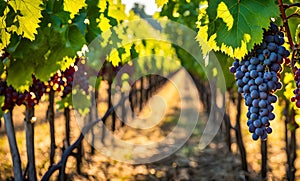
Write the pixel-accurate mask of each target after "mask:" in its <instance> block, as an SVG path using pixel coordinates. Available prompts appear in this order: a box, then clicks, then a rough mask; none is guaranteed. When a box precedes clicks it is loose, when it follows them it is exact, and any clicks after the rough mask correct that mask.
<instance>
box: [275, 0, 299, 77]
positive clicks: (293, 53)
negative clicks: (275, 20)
mask: <svg viewBox="0 0 300 181" xmlns="http://www.w3.org/2000/svg"><path fill="white" fill-rule="evenodd" d="M278 4H279V8H280V13H281V18H282V21H283V26H284V28H285V32H286V34H287V38H288V41H289V44H290V46H291V49H292V60H291V67H292V70H293V72H294V73H295V71H296V68H295V59H294V57H295V53H296V50H297V48H296V47H295V45H294V42H293V39H292V36H291V32H290V28H289V24H288V19H287V17H286V14H285V9H286V8H289V7H291V5H293V6H297V4H299V6H300V3H295V4H291V5H289V6H287V5H283V3H282V0H278Z"/></svg>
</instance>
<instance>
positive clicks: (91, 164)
mask: <svg viewBox="0 0 300 181" xmlns="http://www.w3.org/2000/svg"><path fill="white" fill-rule="evenodd" d="M102 89H106V87H105V86H104V87H103V88H102ZM157 95H159V96H165V97H168V98H167V100H166V101H167V102H166V104H167V105H168V109H166V111H165V117H164V119H162V120H161V121H160V122H158V123H157V124H156V125H155V126H153V127H151V128H149V129H147V130H142V131H139V132H137V130H136V129H135V128H132V127H130V126H125V127H122V128H121V127H120V126H119V124H120V123H118V125H117V128H118V129H117V130H116V131H115V133H114V135H115V136H117V137H119V138H121V139H123V140H125V141H128V142H131V143H135V144H141V143H148V142H153V141H154V142H155V141H158V140H162V139H163V138H164V137H165V136H166V135H167V134H168V133H169V132H171V131H172V129H173V128H174V127H175V126H176V124H177V121H178V114H179V113H178V109H179V104H178V102H180V101H179V96H178V93H177V91H176V88H175V87H174V85H173V84H171V83H168V84H166V85H165V86H164V87H162V88H161V89H160V91H159V92H158V93H157ZM103 97H105V95H103ZM103 100H104V98H102V99H100V103H99V113H100V115H102V114H103V112H104V111H105V110H106V106H105V104H103V102H102V103H101V101H103ZM47 105H48V103H47V101H46V100H44V101H43V102H41V104H39V105H38V106H37V107H36V114H35V116H36V117H37V122H36V125H35V143H36V145H35V151H36V153H35V154H36V166H37V174H38V179H39V180H40V179H41V177H42V176H43V174H44V173H45V172H46V171H47V169H48V167H49V146H50V133H49V125H48V123H47V122H46V120H45V117H46V109H47ZM151 111H152V114H151ZM23 112H24V109H23V107H17V108H16V109H15V110H14V112H13V120H14V123H15V126H16V136H17V142H18V146H19V151H20V155H21V161H22V168H23V170H24V169H25V167H26V163H27V160H26V147H25V132H24V128H23V120H24V114H23ZM153 113H155V110H153V108H152V110H151V109H150V108H149V106H145V108H144V109H143V110H142V111H141V112H140V116H145V115H147V116H149V115H150V117H149V118H151V115H154V114H153ZM231 113H232V115H231V116H232V117H234V116H235V112H234V110H233V111H232V112H231ZM243 121H244V122H245V118H244V120H243ZM64 124H65V123H64V116H63V113H62V111H61V110H57V111H56V114H55V129H56V130H55V136H56V142H57V146H58V148H57V149H56V157H55V161H56V162H58V161H59V160H60V156H61V153H62V150H61V148H62V145H63V140H64V137H65V133H64ZM108 124H109V121H108ZM151 124H152V123H151ZM272 125H274V126H273V130H274V132H275V133H273V134H272V135H271V136H270V138H269V150H268V151H269V152H268V154H269V164H268V166H269V169H268V171H269V172H268V180H286V178H285V169H286V165H285V162H286V157H285V150H284V146H285V144H284V142H283V141H284V140H283V123H282V121H281V120H275V121H274V122H273V123H272ZM242 126H243V135H244V137H243V138H244V142H245V146H246V150H247V159H248V162H249V164H248V165H249V173H244V172H243V170H242V168H241V162H240V157H239V153H238V150H237V145H236V144H233V145H232V149H233V153H229V152H228V148H227V145H226V144H225V140H224V134H223V133H222V131H221V130H220V131H219V133H218V134H217V136H216V137H215V138H214V140H213V141H212V142H211V143H210V144H209V145H208V146H207V147H206V148H205V149H203V150H200V149H199V147H198V146H199V140H200V137H201V135H202V132H203V122H201V121H200V122H199V123H198V124H197V126H196V128H195V129H194V131H193V133H192V136H191V137H190V138H189V139H188V141H187V142H186V143H185V144H184V145H183V146H182V147H181V148H180V149H179V150H178V151H176V152H175V153H174V154H172V155H170V156H169V157H167V158H165V159H163V160H160V161H157V162H154V163H148V164H136V165H133V164H128V163H123V162H119V161H116V160H114V159H112V158H109V157H107V156H106V155H105V154H103V153H102V152H100V151H98V150H96V153H95V154H94V155H92V154H91V153H90V151H91V147H90V145H89V144H88V143H87V142H86V141H84V142H83V145H84V158H83V163H82V167H81V168H82V173H81V174H78V173H77V172H76V167H75V165H76V164H75V159H74V158H73V157H70V158H69V161H68V164H67V170H66V172H67V174H68V180H100V181H102V180H111V181H112V180H116V181H117V180H153V181H156V180H162V181H164V180H178V181H179V180H182V181H183V180H195V181H196V180H197V181H199V180H200V181H201V180H204V181H206V180H216V181H218V180H244V178H245V176H248V177H249V179H250V180H259V178H260V177H259V170H260V153H259V146H260V143H259V142H255V141H252V140H251V135H250V134H248V132H247V128H246V125H245V124H243V123H242ZM79 134H80V129H79V127H78V125H77V122H76V121H75V118H74V112H73V111H72V112H71V140H72V142H73V141H74V140H76V138H77V137H78V136H79ZM0 158H1V159H0V180H10V179H11V177H12V175H13V171H12V161H11V155H10V154H9V145H8V142H7V137H6V135H5V128H4V126H3V125H2V127H1V128H0ZM299 165H300V162H299V159H297V160H296V167H297V168H299ZM296 175H297V178H298V179H299V178H300V173H299V172H296ZM51 180H56V175H53V176H52V178H51Z"/></svg>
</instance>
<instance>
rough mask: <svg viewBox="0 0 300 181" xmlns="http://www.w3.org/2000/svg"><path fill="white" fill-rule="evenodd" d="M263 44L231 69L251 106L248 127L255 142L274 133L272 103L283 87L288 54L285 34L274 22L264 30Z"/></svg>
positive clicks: (235, 63)
mask: <svg viewBox="0 0 300 181" xmlns="http://www.w3.org/2000/svg"><path fill="white" fill-rule="evenodd" d="M263 37H264V38H263V42H262V43H261V44H260V45H256V46H255V47H254V50H252V51H251V52H249V54H248V55H246V56H245V57H244V58H243V59H242V61H239V60H235V61H234V62H233V66H232V67H231V68H230V71H231V72H232V73H235V78H236V85H237V86H238V92H239V93H242V94H243V96H244V99H245V104H246V106H248V112H247V118H248V121H247V125H248V127H249V132H251V133H253V134H252V139H253V140H258V138H259V137H260V138H261V139H262V140H265V139H267V136H268V134H270V133H271V132H272V129H271V127H270V121H271V120H273V119H274V118H275V114H274V113H273V110H274V107H273V105H272V103H275V102H276V101H277V96H276V95H274V92H275V91H276V90H278V89H281V88H282V84H281V82H280V72H281V71H282V67H281V64H282V63H283V58H285V57H288V56H289V51H288V50H286V49H285V48H284V47H283V46H282V45H283V43H284V38H283V33H282V32H281V31H279V29H278V27H277V25H275V24H273V23H271V25H270V29H269V30H268V31H264V36H263Z"/></svg>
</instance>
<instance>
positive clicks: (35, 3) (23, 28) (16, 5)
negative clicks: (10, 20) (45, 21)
mask: <svg viewBox="0 0 300 181" xmlns="http://www.w3.org/2000/svg"><path fill="white" fill-rule="evenodd" d="M42 3H43V1H42V0H14V1H8V4H9V5H10V6H11V7H12V8H13V9H14V10H15V12H17V16H16V18H15V20H16V21H17V22H18V25H19V26H13V27H12V30H13V31H16V32H17V34H18V35H22V36H23V37H25V38H28V39H30V40H31V41H32V40H34V38H35V37H34V35H35V34H37V28H38V27H39V23H40V18H42V14H41V11H42V8H41V5H42Z"/></svg>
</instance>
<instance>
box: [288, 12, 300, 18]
mask: <svg viewBox="0 0 300 181" xmlns="http://www.w3.org/2000/svg"><path fill="white" fill-rule="evenodd" d="M292 17H296V18H300V14H298V13H294V14H291V15H289V16H288V17H286V19H290V18H292Z"/></svg>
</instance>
